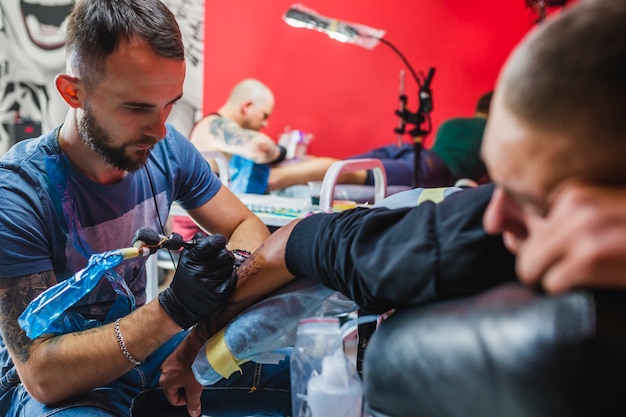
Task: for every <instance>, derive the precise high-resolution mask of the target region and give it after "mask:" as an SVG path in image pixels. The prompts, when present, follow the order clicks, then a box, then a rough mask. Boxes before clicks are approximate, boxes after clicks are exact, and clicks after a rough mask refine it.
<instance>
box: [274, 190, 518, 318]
mask: <svg viewBox="0 0 626 417" xmlns="http://www.w3.org/2000/svg"><path fill="white" fill-rule="evenodd" d="M492 192H493V185H485V186H481V187H478V188H475V189H469V190H464V191H461V192H457V193H455V194H453V195H451V196H449V197H448V198H447V199H446V200H444V201H443V202H442V203H440V204H434V203H431V202H426V203H423V204H421V205H419V206H416V207H410V208H403V209H395V210H390V209H385V208H371V209H366V208H357V209H354V210H352V211H348V212H343V213H336V214H317V215H314V216H310V217H308V218H306V219H304V220H302V221H301V222H300V223H298V225H296V227H295V228H294V230H293V231H292V233H291V236H290V238H289V240H288V242H287V247H286V254H285V258H286V259H285V260H286V264H287V268H288V269H289V271H290V272H291V273H292V274H294V275H296V276H305V277H309V278H314V279H318V280H319V281H320V282H321V283H322V284H324V285H326V286H328V287H330V288H332V289H335V290H337V291H339V292H341V293H343V294H345V295H346V296H347V297H350V298H351V299H352V300H354V301H355V302H356V303H357V304H358V305H359V306H360V307H361V308H363V309H365V310H367V311H370V312H384V311H387V310H389V309H392V308H397V307H406V306H410V305H418V304H423V303H426V302H429V301H434V300H443V299H449V298H454V297H459V296H464V295H469V294H474V293H476V292H478V291H481V290H483V289H485V288H488V287H490V286H493V285H495V284H498V283H501V282H504V281H508V280H514V279H516V277H515V271H514V257H513V255H512V254H511V253H510V252H509V251H507V249H506V248H505V247H504V244H503V242H502V238H501V237H500V236H491V235H488V234H487V233H486V232H485V230H484V229H483V227H482V217H483V213H484V212H485V209H486V207H487V204H488V203H489V199H490V197H491V194H492Z"/></svg>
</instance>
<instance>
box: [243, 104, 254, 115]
mask: <svg viewBox="0 0 626 417" xmlns="http://www.w3.org/2000/svg"><path fill="white" fill-rule="evenodd" d="M252 106H253V103H252V100H248V101H246V102H244V103H243V104H242V105H241V114H242V115H243V116H246V115H247V114H248V113H249V112H250V108H251V107H252Z"/></svg>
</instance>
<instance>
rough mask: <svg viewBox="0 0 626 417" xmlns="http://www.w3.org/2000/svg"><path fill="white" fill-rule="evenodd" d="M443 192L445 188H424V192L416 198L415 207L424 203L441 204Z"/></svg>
mask: <svg viewBox="0 0 626 417" xmlns="http://www.w3.org/2000/svg"><path fill="white" fill-rule="evenodd" d="M445 191H446V187H439V188H424V190H423V191H422V192H421V193H420V195H419V196H418V197H417V205H418V206H419V205H420V204H422V203H423V202H424V201H432V202H433V203H435V204H438V203H441V202H442V201H443V198H444V192H445Z"/></svg>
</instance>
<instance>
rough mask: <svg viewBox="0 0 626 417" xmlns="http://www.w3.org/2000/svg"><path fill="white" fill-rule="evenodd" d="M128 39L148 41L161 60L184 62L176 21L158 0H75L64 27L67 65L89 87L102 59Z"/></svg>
mask: <svg viewBox="0 0 626 417" xmlns="http://www.w3.org/2000/svg"><path fill="white" fill-rule="evenodd" d="M131 39H141V40H144V41H146V42H148V43H149V44H150V46H151V47H152V49H153V50H154V51H155V52H156V53H157V54H158V55H161V56H163V57H166V58H171V59H174V60H178V61H183V60H184V59H185V50H184V46H183V41H182V35H181V33H180V28H179V27H178V23H177V22H176V18H175V17H174V14H173V13H172V12H171V10H170V9H169V8H168V7H167V6H166V5H165V4H163V3H162V2H160V1H159V0H97V1H94V0H78V1H77V2H76V4H75V5H74V8H73V10H72V13H71V14H70V17H69V21H68V26H67V37H66V42H65V45H66V49H67V54H68V65H70V67H71V68H73V69H75V70H76V71H77V72H78V74H77V75H78V76H79V77H80V78H81V79H82V80H83V81H84V82H86V83H87V84H88V85H89V84H91V85H93V84H94V83H97V81H98V80H99V77H100V76H101V75H102V72H103V70H104V64H105V61H106V58H107V57H108V56H109V55H111V54H112V53H113V52H114V51H115V49H116V48H117V47H118V45H119V44H120V43H121V42H123V41H129V40H131Z"/></svg>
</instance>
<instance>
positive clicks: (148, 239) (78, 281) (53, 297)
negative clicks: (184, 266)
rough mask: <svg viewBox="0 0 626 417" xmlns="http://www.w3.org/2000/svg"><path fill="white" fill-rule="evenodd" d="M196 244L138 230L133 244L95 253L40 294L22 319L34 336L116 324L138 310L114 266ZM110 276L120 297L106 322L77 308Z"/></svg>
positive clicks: (27, 333) (151, 231) (177, 237)
mask: <svg viewBox="0 0 626 417" xmlns="http://www.w3.org/2000/svg"><path fill="white" fill-rule="evenodd" d="M195 245H196V242H195V241H183V239H182V237H181V236H180V235H178V234H176V233H172V235H170V236H169V237H165V236H161V235H159V234H158V233H156V232H155V231H153V230H151V229H147V228H142V229H139V230H138V231H137V232H135V236H134V238H133V243H132V247H128V248H122V249H116V250H111V251H107V252H103V253H96V254H93V255H91V257H90V258H89V261H88V263H87V266H86V267H85V268H83V269H81V270H80V271H78V272H76V273H75V274H74V275H72V276H71V277H69V278H68V279H66V280H63V281H61V282H59V283H57V284H56V285H54V286H52V287H50V288H48V289H47V290H46V291H44V292H42V293H41V294H40V295H39V296H37V297H36V298H35V299H34V300H33V301H31V303H30V304H29V305H28V306H27V307H26V309H25V310H24V312H23V313H22V314H21V315H20V317H19V319H18V322H19V324H20V326H21V327H22V328H23V329H24V331H25V332H26V335H27V336H28V337H30V338H31V339H36V338H37V337H39V336H41V335H43V334H64V333H71V332H74V331H78V330H85V329H88V328H92V327H97V326H100V325H102V324H105V323H112V322H113V321H114V320H115V319H117V318H120V317H122V316H125V315H126V314H128V313H130V312H131V311H133V310H134V309H135V297H134V295H133V293H132V292H131V290H130V289H129V288H128V285H127V284H126V281H125V280H124V278H122V277H121V276H120V275H119V274H118V273H117V272H115V270H114V269H113V268H115V267H116V266H118V265H119V264H120V263H122V262H123V261H124V260H126V259H131V258H136V257H139V256H148V255H150V254H153V253H155V252H156V251H157V249H160V248H167V249H173V250H176V249H180V248H181V247H185V248H190V247H193V246H195ZM103 278H106V279H107V280H108V281H109V282H110V284H111V286H112V287H113V289H114V290H115V292H116V293H117V295H118V296H117V298H116V301H115V303H114V304H113V306H112V307H111V309H110V311H109V313H108V315H107V317H106V318H105V319H104V321H103V322H100V321H98V320H95V319H91V318H86V317H84V316H82V315H81V314H80V313H78V312H76V311H74V310H73V309H72V307H74V306H75V305H76V303H77V302H79V301H80V300H81V299H82V298H83V297H84V296H85V295H87V294H88V293H89V292H91V291H92V290H93V289H94V288H95V287H96V285H98V283H99V282H100V281H101V280H102V279H103Z"/></svg>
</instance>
